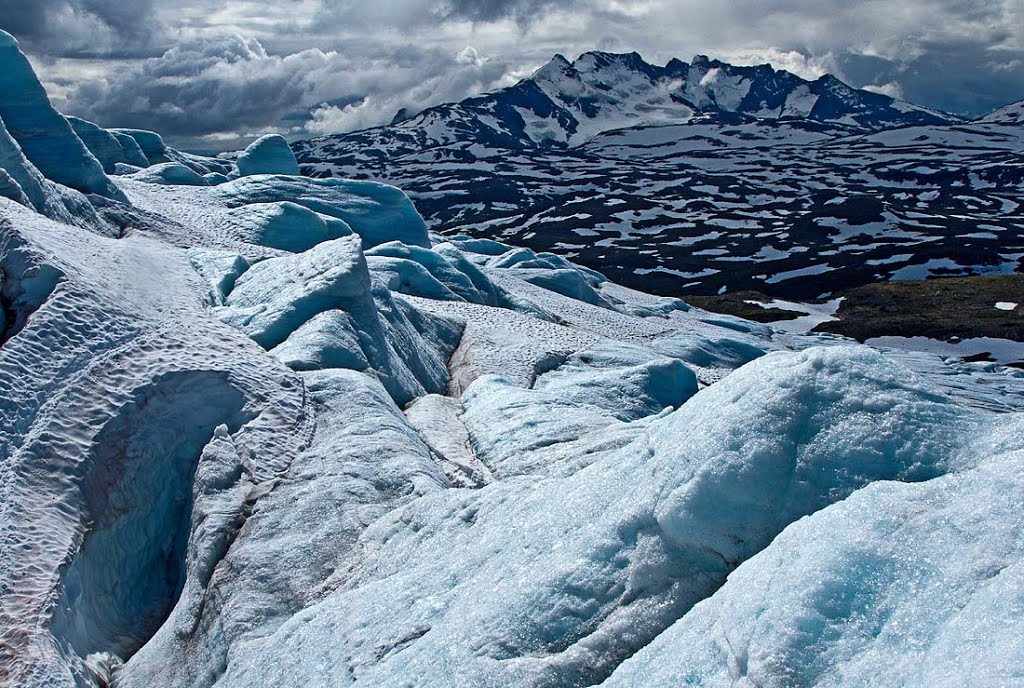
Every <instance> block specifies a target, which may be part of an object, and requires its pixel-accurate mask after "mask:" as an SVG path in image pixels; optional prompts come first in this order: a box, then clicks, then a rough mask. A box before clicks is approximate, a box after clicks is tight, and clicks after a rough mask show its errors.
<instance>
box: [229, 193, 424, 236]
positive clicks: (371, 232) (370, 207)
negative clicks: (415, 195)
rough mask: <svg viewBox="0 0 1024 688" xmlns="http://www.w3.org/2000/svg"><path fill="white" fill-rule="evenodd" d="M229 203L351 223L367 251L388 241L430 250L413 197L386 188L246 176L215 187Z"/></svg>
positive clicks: (422, 222)
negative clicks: (303, 211)
mask: <svg viewBox="0 0 1024 688" xmlns="http://www.w3.org/2000/svg"><path fill="white" fill-rule="evenodd" d="M216 194H217V196H218V197H220V198H222V199H224V201H225V202H227V203H228V204H229V205H232V206H239V205H249V204H252V203H279V202H282V201H290V202H292V203H297V204H299V205H302V206H305V207H306V208H309V209H310V210H313V211H315V212H317V213H320V214H322V215H328V216H330V217H334V218H337V219H339V220H343V221H344V222H346V223H347V224H348V225H349V226H350V227H351V228H352V229H353V231H355V232H356V233H357V234H359V236H360V237H362V239H363V246H364V247H365V248H369V247H373V246H377V245H378V244H383V243H387V242H389V241H401V242H402V243H404V244H408V245H409V246H422V247H429V246H430V240H429V238H428V237H427V224H426V223H425V222H424V221H423V218H422V217H421V216H420V214H419V213H418V212H417V211H416V208H415V207H414V206H413V204H412V202H411V201H410V200H409V197H408V196H406V195H405V193H403V192H402V191H401V190H399V189H396V188H395V187H393V186H389V185H387V184H379V183H376V182H366V181H353V180H349V179H308V178H305V177H291V176H284V175H255V176H251V177H241V178H240V179H236V180H234V181H231V182H229V183H227V184H220V185H218V186H217V187H216Z"/></svg>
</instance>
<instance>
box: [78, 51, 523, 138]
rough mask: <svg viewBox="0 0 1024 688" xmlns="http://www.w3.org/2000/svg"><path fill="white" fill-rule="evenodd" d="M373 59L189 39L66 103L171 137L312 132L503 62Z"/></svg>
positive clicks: (473, 80) (462, 92)
mask: <svg viewBox="0 0 1024 688" xmlns="http://www.w3.org/2000/svg"><path fill="white" fill-rule="evenodd" d="M412 52H413V53H414V54H409V49H407V50H406V54H403V55H395V54H393V53H391V54H381V55H378V56H376V57H373V58H369V59H368V58H367V57H366V56H360V55H355V56H353V55H348V54H345V53H342V52H337V51H322V50H320V49H316V48H312V49H308V50H303V51H300V52H297V53H293V54H290V55H284V56H280V55H270V54H268V53H267V51H266V50H265V49H264V47H263V46H262V44H261V43H260V42H259V41H258V40H256V39H255V38H251V37H243V36H239V35H226V36H217V37H208V38H202V39H195V40H192V41H189V42H186V43H183V44H182V45H180V46H176V47H174V48H171V49H170V50H168V51H167V52H165V53H164V54H163V55H161V56H159V57H155V58H150V59H147V60H144V61H142V62H141V63H139V64H137V65H134V66H132V67H129V68H127V69H125V70H123V71H121V72H117V73H115V74H113V75H111V76H110V77H108V78H106V79H103V80H95V81H92V82H88V83H86V84H84V85H82V86H81V87H80V88H79V89H78V90H77V91H75V92H74V93H72V94H71V95H70V96H69V100H70V103H71V104H72V106H73V109H75V110H76V111H80V112H83V113H84V114H85V115H86V116H87V117H89V118H91V119H93V120H95V121H97V122H100V123H102V124H104V125H106V126H128V127H148V128H154V129H157V130H158V131H161V132H164V133H166V134H167V135H169V136H171V137H193V138H204V137H206V138H208V139H209V140H223V139H224V138H225V135H230V134H235V135H237V136H246V135H256V134H259V133H262V132H264V131H266V130H268V129H273V128H277V129H281V128H285V129H286V131H287V132H288V133H291V134H293V135H300V134H303V133H321V132H325V131H338V130H348V129H353V128H359V127H363V126H371V125H374V124H380V123H382V122H386V121H388V120H390V119H391V118H392V117H393V116H394V115H395V113H396V112H397V111H398V110H399V109H400V108H403V107H404V108H407V109H411V110H414V111H415V110H420V109H423V108H425V107H427V106H428V105H432V104H435V103H437V102H444V101H449V100H459V99H462V98H465V97H467V96H469V95H472V94H475V93H478V92H479V91H481V90H484V89H486V88H489V87H490V86H492V85H493V84H495V83H496V82H498V81H500V80H501V79H502V77H503V76H504V74H505V71H506V67H505V65H504V64H503V63H501V62H500V61H491V60H486V59H484V58H482V57H480V55H479V54H478V53H476V51H475V50H472V49H464V50H463V51H461V52H459V53H454V54H444V53H442V52H440V51H437V50H430V49H425V50H412Z"/></svg>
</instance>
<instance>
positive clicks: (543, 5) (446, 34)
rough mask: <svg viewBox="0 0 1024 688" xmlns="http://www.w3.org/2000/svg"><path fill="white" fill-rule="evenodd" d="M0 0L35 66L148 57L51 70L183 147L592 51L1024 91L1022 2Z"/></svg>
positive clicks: (884, 82) (995, 102)
mask: <svg viewBox="0 0 1024 688" xmlns="http://www.w3.org/2000/svg"><path fill="white" fill-rule="evenodd" d="M0 2H2V4H3V7H2V9H0V26H4V27H5V28H7V29H8V30H11V31H13V32H14V33H15V34H17V35H20V36H21V37H22V38H26V37H27V39H28V40H26V41H23V43H24V44H25V45H26V48H27V49H28V50H30V52H32V53H33V56H34V57H35V58H37V61H39V60H38V58H42V61H44V62H45V61H47V59H48V58H53V57H59V56H68V55H72V56H75V55H87V54H88V55H93V56H95V55H100V56H106V57H108V58H110V57H116V56H117V55H121V56H122V57H124V56H128V57H131V56H133V55H134V56H136V57H141V56H146V57H147V59H131V60H124V61H122V62H121V63H120V65H118V68H116V69H109V68H108V69H107V70H106V71H105V73H104V74H102V75H100V76H99V77H97V76H96V75H93V74H90V75H89V78H83V77H82V76H81V74H83V73H84V70H76V69H73V68H70V67H68V60H63V61H59V60H58V61H54V60H52V59H51V60H49V61H50V63H51V64H50V65H49V66H48V68H47V69H46V72H47V78H48V79H49V80H50V81H51V82H52V83H58V84H61V89H62V98H64V99H65V101H63V102H66V107H68V108H71V109H72V111H73V112H74V113H75V114H82V115H84V116H88V117H93V118H95V119H98V120H100V121H101V122H103V123H107V124H131V125H137V126H149V127H153V128H161V129H163V130H164V131H165V132H167V133H168V134H169V135H170V137H171V138H172V140H179V141H180V140H183V139H192V140H197V139H200V138H201V137H206V138H207V139H211V138H225V137H230V136H232V135H235V136H244V135H246V134H251V133H256V132H259V131H264V130H267V129H272V128H277V129H285V130H287V131H289V132H292V134H293V135H296V136H298V135H303V134H305V133H310V132H320V131H332V130H335V129H350V128H356V127H363V126H371V125H375V124H381V123H386V122H388V121H390V119H391V118H392V117H393V116H394V114H395V112H396V111H397V110H399V109H400V108H407V109H408V110H412V111H415V110H419V109H422V108H423V107H426V106H429V105H433V104H437V103H440V102H444V101H450V100H457V99H460V98H463V97H465V96H468V95H471V94H474V93H477V92H479V91H482V90H486V89H488V88H493V87H496V86H500V85H503V84H507V83H510V82H512V81H513V80H514V79H516V78H520V77H523V76H526V75H528V74H529V73H530V72H531V71H532V70H533V69H535V68H536V67H538V66H540V65H541V64H543V63H544V62H546V61H547V60H548V59H550V57H551V56H552V55H553V54H554V53H556V52H559V53H563V54H565V55H568V56H570V57H572V56H574V55H577V54H579V53H582V52H584V51H587V50H592V49H595V48H598V49H606V50H615V51H623V52H625V51H631V50H636V51H638V52H640V53H641V54H642V55H643V56H644V57H645V58H646V59H648V60H649V61H653V62H658V63H660V64H664V63H665V62H667V61H668V60H669V59H670V58H672V57H679V58H682V59H688V58H689V57H690V56H691V55H694V54H697V53H703V54H707V55H710V56H712V57H717V58H719V59H723V60H725V61H728V62H732V63H735V64H758V63H763V62H770V63H771V64H773V65H774V66H776V67H778V68H782V69H787V70H789V71H791V72H793V73H795V74H797V75H799V76H802V77H804V78H816V77H818V76H821V75H822V74H824V73H826V72H830V73H833V74H836V75H837V76H838V77H840V78H842V79H844V80H846V81H848V82H849V83H851V84H852V85H854V86H858V87H864V86H869V87H871V88H873V89H874V90H877V91H880V92H885V93H889V94H898V93H902V94H903V95H904V97H905V98H906V99H907V100H910V101H912V102H916V103H920V104H922V105H926V106H929V107H934V108H938V109H945V110H949V111H953V112H958V113H962V114H969V115H976V114H981V113H983V112H986V111H988V110H991V109H994V108H995V107H997V106H999V105H1002V104H1005V103H1006V102H1009V101H1012V100H1018V99H1021V98H1024V72H1022V70H1020V69H1019V68H1017V67H1015V65H1019V64H1021V63H1022V62H1024V15H1022V6H1021V4H1020V0H989V1H987V2H984V3H979V2H976V1H975V0H901V2H900V3H898V4H895V5H894V4H893V3H891V2H889V0H720V1H719V2H713V3H709V2H707V0H374V1H373V2H364V1H363V0H280V1H279V2H275V3H266V2H259V1H257V0H175V1H174V2H171V0H133V1H132V2H129V1H128V0H0ZM170 46H174V47H171V48H170V50H167V48H168V47H170ZM107 64H108V63H106V62H105V63H104V65H107ZM113 64H116V63H113Z"/></svg>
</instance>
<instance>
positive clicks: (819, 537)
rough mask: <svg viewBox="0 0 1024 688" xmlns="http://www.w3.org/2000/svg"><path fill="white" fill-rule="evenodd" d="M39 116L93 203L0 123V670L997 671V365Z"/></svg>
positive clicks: (1008, 404) (249, 677)
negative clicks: (660, 293)
mask: <svg viewBox="0 0 1024 688" xmlns="http://www.w3.org/2000/svg"><path fill="white" fill-rule="evenodd" d="M0 51H4V55H5V59H6V60H7V61H8V62H11V63H13V64H15V65H21V64H22V63H21V62H20V58H19V57H18V56H21V54H20V53H19V52H17V44H16V42H14V41H13V39H9V37H8V36H7V34H2V33H0ZM12 56H13V57H12ZM21 58H23V56H21ZM26 64H27V63H26ZM23 67H24V66H23V65H22V67H19V69H21V72H19V74H20V76H18V79H21V80H22V81H26V80H27V79H28V77H27V76H26V74H29V75H30V74H31V73H30V72H27V73H26V72H25V71H24V68H23ZM8 78H10V77H9V76H8ZM32 79H33V80H34V76H33V77H32ZM26 83H27V81H26ZM37 86H38V82H37V81H34V82H33V83H27V85H26V86H24V88H21V89H20V90H16V91H5V92H4V93H5V95H4V96H3V100H4V102H6V103H8V104H9V103H10V102H12V100H14V99H16V98H18V97H20V96H19V95H18V94H20V93H22V92H23V91H25V92H32V93H36V94H38V93H39V92H40V89H41V87H38V88H37ZM25 102H29V101H28V100H26V101H25ZM32 102H34V103H35V105H34V106H33V107H36V108H40V107H42V106H41V105H40V103H41V101H39V100H38V98H37V99H36V100H35V101H32ZM47 107H49V106H48V104H47ZM51 110H52V109H51ZM52 112H53V114H55V115H56V116H58V117H62V116H60V115H59V113H56V111H52ZM47 113H50V110H47ZM0 116H3V115H2V113H0ZM47 116H49V114H48V115H47ZM51 119H52V118H51ZM3 121H4V122H6V117H5V118H4V120H3ZM61 121H63V122H64V123H65V124H67V127H64V126H53V127H50V128H48V129H45V131H43V133H42V134H40V137H41V138H37V139H36V140H35V142H34V145H36V146H37V147H38V148H37V149H38V150H43V151H47V150H50V151H52V150H56V148H51V147H50V146H57V145H60V146H68V147H69V148H68V149H67V150H71V149H73V150H74V155H75V157H74V160H75V161H78V162H77V163H75V165H72V166H71V168H70V172H68V171H66V173H72V172H73V173H76V174H79V176H80V177H81V178H80V179H77V180H71V179H68V178H67V177H66V176H65V177H62V179H63V180H64V182H69V183H70V182H71V181H76V183H80V182H82V181H83V179H85V177H83V176H82V175H83V174H84V172H83V170H87V169H89V170H92V172H90V173H89V174H92V175H94V176H93V177H91V179H93V181H96V182H97V183H99V184H101V185H103V186H104V188H106V189H107V191H108V192H109V193H107V194H105V195H104V196H102V197H100V196H95V195H94V196H90V197H86V196H85V195H83V194H82V193H80V192H79V191H74V190H72V189H71V188H70V186H69V185H65V184H64V183H63V182H61V181H60V179H54V178H51V177H50V173H49V172H48V171H47V169H46V166H45V165H43V166H38V165H37V164H36V162H34V160H33V158H32V157H31V156H29V155H27V154H26V153H25V152H24V151H25V149H26V147H25V145H24V143H23V142H22V140H21V139H22V138H25V137H24V134H23V133H22V131H21V130H20V129H18V128H17V127H14V128H0V170H3V175H4V176H0V192H2V193H0V316H2V320H0V323H2V324H0V428H3V430H2V432H0V677H2V678H3V681H4V682H5V683H9V684H10V685H26V686H28V685H31V686H43V687H46V688H51V687H52V688H58V687H60V688H71V687H76V688H86V687H89V688H91V687H93V686H116V687H117V688H132V687H135V686H139V687H145V688H151V687H152V686H167V687H178V686H180V687H182V688H185V687H188V688H193V687H205V688H212V687H217V688H228V687H231V686H239V687H242V686H245V687H246V688H248V687H252V686H268V687H269V686H279V685H301V686H308V687H317V686H323V687H324V688H327V687H328V686H330V687H336V686H350V685H353V686H389V687H390V686H431V687H434V686H465V687H470V686H472V687H477V686H508V685H516V686H538V687H540V686H545V687H546V686H594V685H606V686H616V687H620V686H651V687H654V688H657V687H660V686H665V687H668V686H680V685H694V686H719V685H721V686H779V687H781V686H793V685H808V686H809V685H822V686H830V685H835V686H838V685H844V686H845V685H862V686H870V685H904V686H935V685H948V686H959V685H1019V684H1021V683H1024V675H1022V670H1021V666H1024V661H1022V660H1024V643H1022V641H1021V637H1022V634H1021V631H1022V630H1024V623H1022V619H1024V607H1022V601H1021V590H1022V589H1024V587H1022V583H1024V580H1022V571H1024V568H1022V565H1024V547H1022V546H1021V543H1022V541H1024V540H1022V538H1021V534H1022V532H1024V520H1022V515H1021V509H1020V495H1021V490H1022V487H1024V486H1022V484H1021V481H1022V478H1020V476H1022V475H1024V414H1021V413H1019V412H1015V411H1014V409H1017V408H1020V404H1019V400H1020V398H1021V397H1022V395H1024V375H1022V374H1021V372H1020V371H1014V370H1010V369H1006V368H1001V367H999V366H995V365H993V364H972V363H968V362H964V361H954V360H950V359H942V358H939V357H938V356H936V355H930V354H927V355H926V354H922V353H913V352H901V351H898V350H885V351H879V350H876V349H873V348H871V347H867V346H857V345H854V344H852V342H850V341H849V340H845V339H843V338H841V337H836V336H831V335H795V334H791V333H786V332H781V331H777V330H774V329H772V328H771V327H768V326H764V325H759V324H756V323H751V322H747V321H744V320H741V319H738V318H732V317H727V316H719V315H716V314H712V313H708V312H705V311H703V310H701V309H699V308H691V307H690V306H688V305H687V304H686V303H684V302H682V301H680V300H678V299H666V298H662V297H655V296H650V295H647V294H643V293H640V292H637V291H633V290H630V289H626V288H624V287H621V286H619V285H617V284H615V283H613V282H611V281H609V280H607V279H606V278H605V277H604V276H602V275H600V274H598V273H595V272H593V271H592V270H587V269H585V268H582V267H579V266H577V265H574V264H572V263H570V262H568V261H566V260H565V259H564V258H561V257H559V256H556V255H553V254H548V253H535V252H533V251H530V250H527V249H521V248H516V247H512V246H507V245H505V244H502V243H500V242H497V241H493V240H481V239H472V238H468V237H442V236H438V235H435V234H432V233H430V232H428V230H427V226H426V224H425V223H424V221H423V219H422V217H421V216H420V215H419V213H418V212H417V211H416V208H415V207H414V205H413V203H412V202H411V201H410V200H409V198H408V197H407V196H406V195H405V194H404V193H403V192H402V191H401V190H399V189H397V188H394V187H390V186H387V185H383V184H377V183H372V182H360V181H349V180H336V179H332V180H314V179H308V178H303V177H299V176H296V175H293V174H287V171H288V170H284V169H283V168H282V167H277V168H275V167H274V165H276V164H277V163H276V162H274V160H275V159H278V158H280V157H283V153H284V151H283V149H281V147H280V141H277V140H276V139H273V140H270V141H269V142H268V141H264V142H262V143H259V145H257V146H256V147H255V151H253V152H255V153H256V155H250V156H249V157H250V158H256V163H257V164H256V167H255V168H252V167H247V165H248V164H249V163H251V162H253V161H252V160H249V161H248V162H244V161H243V160H242V157H240V158H239V160H238V161H237V162H236V163H232V162H230V161H227V160H220V159H211V158H203V157H200V156H192V155H189V154H186V153H182V152H180V151H175V150H174V149H172V148H169V147H168V146H166V144H165V143H164V142H163V140H162V139H161V138H160V137H159V135H157V134H155V133H152V132H143V131H137V130H132V131H128V130H120V131H118V130H105V129H102V128H100V127H98V126H96V125H92V124H90V123H87V122H84V121H76V120H71V121H70V124H69V123H68V120H65V119H63V118H62V120H61ZM76 141H77V143H74V142H76ZM115 144H116V146H115ZM28 149H31V145H30V146H29V147H28ZM90 151H91V152H90ZM243 157H244V156H243ZM261 158H263V159H264V162H263V163H260V162H259V161H260V159H261ZM268 158H269V160H270V162H267V160H266V159H268ZM90 161H92V162H90ZM278 161H280V160H278ZM79 163H80V164H79ZM93 163H95V165H94V166H93ZM263 164H266V165H268V166H261V165H263ZM76 165H77V166H76ZM104 169H106V170H108V172H104ZM96 170H98V172H96ZM118 172H120V173H118ZM97 175H102V176H97ZM104 180H105V181H104ZM200 180H201V181H200ZM106 185H109V188H107V186H106Z"/></svg>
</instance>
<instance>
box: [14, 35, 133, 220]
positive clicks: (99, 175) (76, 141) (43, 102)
mask: <svg viewBox="0 0 1024 688" xmlns="http://www.w3.org/2000/svg"><path fill="white" fill-rule="evenodd" d="M0 91H2V92H3V93H4V97H3V98H2V99H0V118H3V120H4V125H5V127H6V128H7V131H8V132H9V133H10V134H11V136H13V137H14V139H16V140H17V141H18V144H19V145H20V146H21V149H22V150H23V151H24V153H25V157H27V158H28V159H29V160H31V161H32V164H33V165H35V166H36V167H37V168H38V169H39V171H40V172H42V174H43V175H44V176H45V177H46V178H47V179H50V180H52V181H54V182H57V183H59V184H64V185H65V186H70V187H72V188H74V189H78V190H79V191H82V192H85V193H95V194H99V195H101V196H109V197H111V198H115V199H118V200H122V199H123V195H122V194H121V191H120V190H119V189H118V188H117V187H116V186H114V185H113V183H112V182H111V181H110V179H108V178H107V175H106V174H105V173H104V172H103V167H102V165H100V163H99V161H98V160H96V158H95V157H94V156H93V154H92V153H90V152H89V149H88V148H86V146H85V144H83V143H82V140H81V139H80V138H78V136H77V135H76V134H75V132H74V130H73V129H72V128H71V125H70V124H69V123H68V121H67V120H66V119H65V118H64V116H63V115H61V114H60V113H59V112H57V111H56V110H54V109H53V107H52V106H51V105H50V99H49V98H48V97H47V95H46V91H45V90H44V89H43V86H42V84H40V83H39V80H38V79H37V78H36V75H35V72H34V71H33V70H32V65H31V64H29V61H28V58H27V57H25V54H24V53H22V52H21V49H20V48H19V46H18V42H17V41H16V40H14V38H13V37H12V36H11V35H10V34H7V33H3V36H2V38H0Z"/></svg>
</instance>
